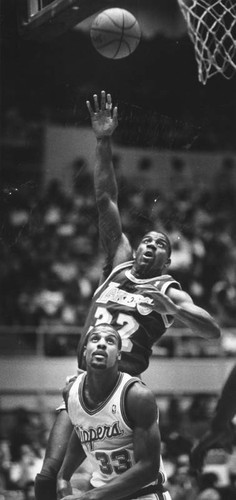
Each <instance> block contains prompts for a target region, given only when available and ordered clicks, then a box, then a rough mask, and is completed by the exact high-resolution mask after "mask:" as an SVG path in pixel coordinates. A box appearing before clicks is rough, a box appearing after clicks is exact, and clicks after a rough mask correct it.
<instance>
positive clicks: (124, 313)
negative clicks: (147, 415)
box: [78, 261, 181, 375]
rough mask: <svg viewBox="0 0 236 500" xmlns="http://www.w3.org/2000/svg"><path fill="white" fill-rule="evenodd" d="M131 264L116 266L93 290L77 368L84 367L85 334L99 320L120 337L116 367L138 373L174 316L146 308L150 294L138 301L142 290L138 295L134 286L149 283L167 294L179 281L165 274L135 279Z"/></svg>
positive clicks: (145, 365) (146, 365) (178, 286)
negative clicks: (119, 358) (120, 345)
mask: <svg viewBox="0 0 236 500" xmlns="http://www.w3.org/2000/svg"><path fill="white" fill-rule="evenodd" d="M132 266H133V261H129V262H124V263H123V264H120V265H118V266H116V267H115V268H114V269H113V270H112V272H111V273H110V275H109V276H108V277H107V279H106V280H105V281H104V283H103V284H102V285H101V286H99V287H98V288H97V290H96V291H95V293H94V296H93V298H92V303H91V307H90V311H89V314H88V317H87V320H86V323H85V327H84V329H83V333H82V337H81V340H80V344H79V360H78V361H79V367H80V368H83V369H86V367H85V366H84V365H83V345H84V339H85V336H86V334H87V332H88V331H89V330H91V329H92V328H93V327H94V326H95V325H98V324H99V323H107V324H110V325H113V326H114V327H115V328H116V329H117V330H118V331H119V334H120V336H121V339H122V357H121V361H120V364H119V369H120V370H121V371H124V372H127V373H130V374H131V375H139V374H140V373H142V372H144V371H145V370H146V369H147V367H148V364H149V358H150V356H151V354H152V346H153V344H155V343H156V342H157V341H158V340H159V339H160V338H161V336H162V335H163V333H165V331H166V329H167V328H168V327H169V326H171V325H172V323H173V321H174V318H173V316H170V315H166V314H159V313H158V312H157V311H153V310H152V309H151V308H150V307H148V304H149V303H150V300H151V298H150V297H145V302H146V305H143V304H142V305H141V304H140V303H139V301H140V298H141V297H142V294H144V293H145V291H143V292H142V294H141V292H140V290H139V289H138V288H137V285H145V284H147V286H149V287H150V285H152V286H153V287H155V288H156V289H157V290H159V291H160V292H162V293H166V291H167V289H168V288H169V287H170V286H174V287H175V288H178V289H181V287H180V284H179V283H178V282H177V281H175V280H174V279H173V278H172V276H170V275H167V274H166V275H161V276H156V277H154V278H147V279H138V278H136V277H135V276H134V275H133V274H131V268H132Z"/></svg>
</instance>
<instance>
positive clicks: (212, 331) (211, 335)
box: [208, 323, 221, 339]
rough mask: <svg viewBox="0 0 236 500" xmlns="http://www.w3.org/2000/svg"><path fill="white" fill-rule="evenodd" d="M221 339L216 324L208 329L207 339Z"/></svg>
mask: <svg viewBox="0 0 236 500" xmlns="http://www.w3.org/2000/svg"><path fill="white" fill-rule="evenodd" d="M220 337H221V330H220V327H219V325H217V323H213V324H212V328H211V329H210V332H209V337H208V338H209V339H219V338H220Z"/></svg>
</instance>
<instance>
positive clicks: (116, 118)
mask: <svg viewBox="0 0 236 500" xmlns="http://www.w3.org/2000/svg"><path fill="white" fill-rule="evenodd" d="M113 118H114V120H116V121H118V107H117V106H115V107H114V109H113Z"/></svg>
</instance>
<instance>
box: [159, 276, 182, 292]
mask: <svg viewBox="0 0 236 500" xmlns="http://www.w3.org/2000/svg"><path fill="white" fill-rule="evenodd" d="M172 287H173V288H176V289H177V290H182V287H181V284H180V283H179V282H178V281H175V280H174V279H172V280H170V281H167V282H166V283H164V285H163V287H162V288H161V292H163V293H166V292H167V290H168V289H169V288H172Z"/></svg>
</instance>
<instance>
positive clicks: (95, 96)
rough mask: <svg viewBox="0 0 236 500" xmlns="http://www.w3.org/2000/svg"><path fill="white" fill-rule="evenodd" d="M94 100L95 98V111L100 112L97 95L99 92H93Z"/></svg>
mask: <svg viewBox="0 0 236 500" xmlns="http://www.w3.org/2000/svg"><path fill="white" fill-rule="evenodd" d="M93 100H94V109H95V113H98V112H99V105H98V96H97V94H93Z"/></svg>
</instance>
